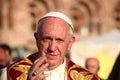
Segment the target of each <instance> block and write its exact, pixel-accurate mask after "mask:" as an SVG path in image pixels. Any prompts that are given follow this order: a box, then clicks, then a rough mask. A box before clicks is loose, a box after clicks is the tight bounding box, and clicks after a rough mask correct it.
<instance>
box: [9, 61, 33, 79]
mask: <svg viewBox="0 0 120 80" xmlns="http://www.w3.org/2000/svg"><path fill="white" fill-rule="evenodd" d="M23 62H26V63H28V64H32V62H31V61H30V60H29V59H24V60H21V61H20V62H18V63H16V64H14V65H12V66H11V67H10V68H9V70H10V69H15V70H17V71H20V72H22V74H21V75H20V76H19V77H17V78H16V80H25V79H27V74H28V71H29V69H30V67H31V66H30V65H24V64H21V63H23ZM8 73H9V72H8Z"/></svg>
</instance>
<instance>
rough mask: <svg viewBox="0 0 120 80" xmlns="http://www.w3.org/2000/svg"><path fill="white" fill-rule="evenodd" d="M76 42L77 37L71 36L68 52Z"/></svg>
mask: <svg viewBox="0 0 120 80" xmlns="http://www.w3.org/2000/svg"><path fill="white" fill-rule="evenodd" d="M74 42H75V37H72V38H70V42H69V45H68V52H69V51H70V50H71V47H72V45H73V43H74Z"/></svg>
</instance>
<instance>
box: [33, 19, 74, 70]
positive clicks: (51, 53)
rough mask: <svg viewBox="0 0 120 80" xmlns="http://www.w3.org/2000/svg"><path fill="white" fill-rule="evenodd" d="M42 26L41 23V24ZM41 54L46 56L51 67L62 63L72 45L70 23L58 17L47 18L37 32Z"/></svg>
mask: <svg viewBox="0 0 120 80" xmlns="http://www.w3.org/2000/svg"><path fill="white" fill-rule="evenodd" d="M39 26H40V24H39ZM35 37H36V41H37V47H38V50H39V53H40V55H41V56H46V58H47V60H46V61H47V62H48V64H49V67H51V68H54V67H57V66H58V65H60V64H61V63H62V62H63V60H64V56H65V54H66V52H67V51H69V50H70V48H71V45H72V40H71V39H72V38H70V35H69V25H68V24H67V23H66V22H64V21H63V20H61V19H58V18H46V19H44V22H43V23H42V26H41V29H40V30H39V33H37V34H35Z"/></svg>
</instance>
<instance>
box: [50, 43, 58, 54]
mask: <svg viewBox="0 0 120 80" xmlns="http://www.w3.org/2000/svg"><path fill="white" fill-rule="evenodd" d="M56 46H57V45H56V42H55V41H51V42H50V44H49V50H50V51H51V52H53V51H55V50H56Z"/></svg>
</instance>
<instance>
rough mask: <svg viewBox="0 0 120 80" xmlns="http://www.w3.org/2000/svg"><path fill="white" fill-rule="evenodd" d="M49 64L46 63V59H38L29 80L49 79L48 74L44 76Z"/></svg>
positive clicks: (31, 70) (29, 74) (30, 72)
mask: <svg viewBox="0 0 120 80" xmlns="http://www.w3.org/2000/svg"><path fill="white" fill-rule="evenodd" d="M47 67H48V63H46V57H40V58H38V59H37V60H36V61H35V62H34V63H33V65H32V67H31V69H30V71H29V73H28V80H44V79H45V78H46V77H48V74H44V71H45V70H46V69H47Z"/></svg>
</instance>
